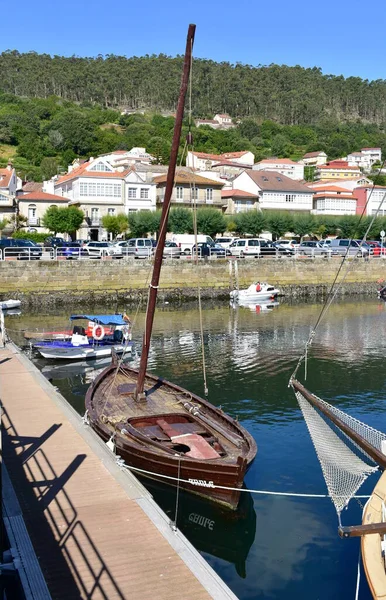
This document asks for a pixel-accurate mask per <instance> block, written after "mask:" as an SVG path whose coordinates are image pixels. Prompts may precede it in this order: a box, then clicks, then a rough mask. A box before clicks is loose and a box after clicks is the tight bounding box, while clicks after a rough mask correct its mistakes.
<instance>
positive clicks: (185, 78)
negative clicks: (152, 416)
mask: <svg viewBox="0 0 386 600" xmlns="http://www.w3.org/2000/svg"><path fill="white" fill-rule="evenodd" d="M195 31H196V26H195V25H189V29H188V36H187V40H186V50H185V59H184V68H183V73H182V80H181V87H180V95H179V98H178V105H177V113H176V121H175V124H174V133H173V142H172V149H171V152H170V160H169V169H168V174H167V179H166V188H165V197H164V201H163V206H162V214H161V222H160V228H159V234H158V241H157V247H156V251H155V256H154V267H153V275H152V279H151V284H150V290H149V299H148V305H147V311H146V324H145V332H144V334H143V342H142V353H141V362H140V366H139V373H138V379H137V388H136V390H135V394H134V395H135V398H136V399H137V400H138V399H139V398H141V397H143V396H142V395H143V388H144V383H145V374H146V370H147V361H148V356H149V347H150V339H151V333H152V329H153V320H154V312H155V306H156V301H157V292H158V283H159V278H160V273H161V266H162V258H163V251H164V246H165V239H166V224H167V221H168V216H169V207H170V200H171V196H172V193H173V185H174V175H175V171H176V164H177V155H178V148H179V145H180V138H181V129H182V119H183V117H184V105H185V97H186V92H187V89H188V82H189V75H190V63H191V57H192V50H193V42H194V34H195Z"/></svg>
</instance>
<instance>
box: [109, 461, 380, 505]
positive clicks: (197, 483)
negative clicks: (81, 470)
mask: <svg viewBox="0 0 386 600" xmlns="http://www.w3.org/2000/svg"><path fill="white" fill-rule="evenodd" d="M116 462H117V465H118V466H119V468H120V469H126V470H128V471H135V472H137V473H144V474H145V475H152V476H154V477H160V478H162V479H168V480H170V481H177V482H178V483H179V484H180V483H189V484H190V485H193V486H195V487H204V488H211V489H217V490H227V491H230V492H249V493H250V494H261V495H267V496H285V497H290V498H331V496H330V495H329V494H299V493H295V492H272V491H270V490H253V489H248V488H234V487H229V486H224V485H215V484H214V483H213V481H205V480H201V479H183V478H182V477H172V476H171V475H163V474H161V473H155V472H154V471H147V470H146V469H140V468H139V467H132V466H130V465H127V464H126V463H125V461H124V460H123V458H121V457H120V456H117V458H116ZM369 497H370V496H354V498H369Z"/></svg>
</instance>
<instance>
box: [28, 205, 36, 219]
mask: <svg viewBox="0 0 386 600" xmlns="http://www.w3.org/2000/svg"><path fill="white" fill-rule="evenodd" d="M28 218H29V219H35V218H36V204H30V205H29V206H28Z"/></svg>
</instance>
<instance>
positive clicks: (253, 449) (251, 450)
mask: <svg viewBox="0 0 386 600" xmlns="http://www.w3.org/2000/svg"><path fill="white" fill-rule="evenodd" d="M116 368H117V366H116V365H114V364H111V365H109V366H108V367H106V368H105V369H104V370H103V371H102V372H101V373H100V374H99V375H98V376H97V377H96V378H95V379H94V381H93V382H92V383H91V385H90V386H89V388H88V390H87V393H86V397H85V405H86V410H87V411H88V415H89V418H90V420H91V422H97V423H98V426H99V428H100V429H105V430H106V434H107V433H108V432H109V429H108V427H107V426H106V425H105V424H104V423H103V422H102V421H101V420H100V418H99V417H98V416H97V414H96V410H95V408H94V406H93V396H94V394H95V391H96V389H97V388H98V387H99V386H100V385H101V384H102V382H103V381H104V380H105V379H106V378H107V377H108V376H109V375H110V373H113V372H114V371H115V370H116ZM122 369H123V370H125V371H129V372H130V373H132V374H133V375H135V376H137V375H138V370H137V369H133V368H132V367H128V366H127V365H124V367H122ZM149 379H150V380H151V381H152V382H154V383H158V382H160V383H162V384H163V385H166V386H168V387H170V388H172V389H175V390H176V391H177V392H179V393H183V394H189V396H190V397H191V399H192V400H195V401H196V402H198V403H199V404H202V405H203V406H205V408H207V409H208V410H210V411H212V412H214V413H215V414H216V415H217V416H218V417H220V419H222V420H224V421H226V423H227V424H228V425H231V427H232V429H233V430H234V431H237V432H238V433H239V434H241V437H242V440H243V441H245V442H246V443H247V444H248V452H247V453H246V454H245V455H244V454H243V453H242V452H241V451H240V454H239V456H241V457H242V458H243V459H245V460H246V461H247V468H248V467H249V465H250V464H251V463H252V461H253V460H254V458H255V456H256V453H257V444H256V441H255V439H254V437H253V436H252V435H251V434H250V433H249V431H247V430H246V429H245V428H244V427H243V426H242V425H241V424H240V423H239V422H238V421H236V420H235V419H233V417H230V416H229V415H228V414H226V413H225V412H223V411H222V410H221V409H220V408H217V407H216V406H214V405H213V404H211V403H210V402H209V401H207V400H205V399H204V398H201V397H200V396H198V395H196V394H194V393H193V392H190V391H188V390H186V389H184V388H183V387H181V386H179V385H177V384H175V383H172V382H170V381H168V380H167V379H164V378H163V377H159V376H157V375H153V374H150V373H146V380H149ZM186 400H187V402H188V401H189V398H187V399H186ZM92 415H93V416H94V417H96V418H94V421H93V419H92ZM122 439H123V440H124V439H125V438H123V437H122ZM157 456H158V454H157ZM171 458H173V457H171ZM185 460H186V461H189V462H191V464H193V463H196V462H197V459H192V458H190V457H184V461H185ZM201 464H204V463H203V461H201ZM205 464H213V465H218V459H216V460H214V459H213V460H206V461H205ZM225 464H226V463H225ZM234 464H235V465H237V462H235V463H234ZM228 466H230V464H229V463H228Z"/></svg>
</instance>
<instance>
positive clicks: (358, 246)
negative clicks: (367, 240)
mask: <svg viewBox="0 0 386 600" xmlns="http://www.w3.org/2000/svg"><path fill="white" fill-rule="evenodd" d="M330 248H331V252H332V255H335V256H345V255H346V254H347V255H348V256H359V257H360V256H362V257H363V258H367V257H368V256H369V255H370V254H372V248H371V247H370V246H367V244H362V240H349V239H340V238H337V239H336V240H331V244H330Z"/></svg>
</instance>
